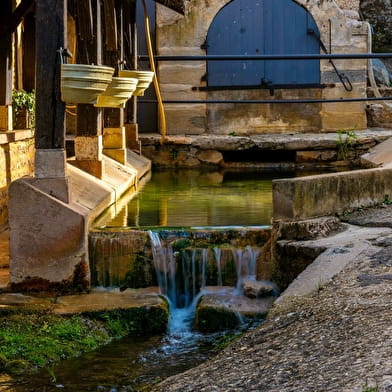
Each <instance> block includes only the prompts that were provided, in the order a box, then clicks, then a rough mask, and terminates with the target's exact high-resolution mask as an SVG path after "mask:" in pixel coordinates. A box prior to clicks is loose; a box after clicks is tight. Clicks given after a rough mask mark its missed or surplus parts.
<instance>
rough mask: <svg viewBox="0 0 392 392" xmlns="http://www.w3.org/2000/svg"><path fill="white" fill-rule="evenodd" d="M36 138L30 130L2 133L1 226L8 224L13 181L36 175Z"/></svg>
mask: <svg viewBox="0 0 392 392" xmlns="http://www.w3.org/2000/svg"><path fill="white" fill-rule="evenodd" d="M34 152H35V148H34V137H33V132H32V131H30V130H23V131H10V132H3V133H0V226H2V225H5V224H7V222H8V187H9V185H10V183H11V181H14V180H16V179H18V178H20V177H23V176H31V175H33V173H34Z"/></svg>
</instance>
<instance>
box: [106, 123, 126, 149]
mask: <svg viewBox="0 0 392 392" xmlns="http://www.w3.org/2000/svg"><path fill="white" fill-rule="evenodd" d="M102 146H103V148H125V127H120V128H104V130H103V143H102Z"/></svg>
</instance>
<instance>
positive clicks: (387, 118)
mask: <svg viewBox="0 0 392 392" xmlns="http://www.w3.org/2000/svg"><path fill="white" fill-rule="evenodd" d="M366 111H367V115H368V122H369V125H370V126H372V127H386V128H392V105H391V106H390V107H389V106H386V105H385V106H384V105H382V104H379V103H378V104H371V105H369V106H368V107H367V109H366Z"/></svg>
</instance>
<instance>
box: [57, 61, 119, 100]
mask: <svg viewBox="0 0 392 392" xmlns="http://www.w3.org/2000/svg"><path fill="white" fill-rule="evenodd" d="M113 73H114V68H111V67H106V66H102V65H85V64H62V65H61V99H62V101H64V102H65V103H72V104H78V103H95V102H96V100H97V97H98V95H99V94H102V93H103V92H104V91H105V90H106V89H107V87H108V85H109V83H110V82H111V81H112V76H113Z"/></svg>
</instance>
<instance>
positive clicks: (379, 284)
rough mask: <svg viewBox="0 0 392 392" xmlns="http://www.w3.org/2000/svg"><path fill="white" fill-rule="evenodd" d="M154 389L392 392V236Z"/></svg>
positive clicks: (166, 391)
mask: <svg viewBox="0 0 392 392" xmlns="http://www.w3.org/2000/svg"><path fill="white" fill-rule="evenodd" d="M384 212H385V211H384ZM390 212H391V211H390ZM154 391H162V392H171V391H181V392H190V391H192V392H202V391H205V392H212V391H222V392H229V391H230V392H234V391H258V392H261V391H270V392H289V391H290V392H294V391H295V392H299V391H308V392H324V391H334V392H337V391H339V392H357V391H359V392H365V391H366V392H392V235H387V236H384V237H381V238H378V239H377V240H374V241H372V242H369V246H368V247H367V248H366V250H365V251H364V252H362V253H361V254H360V256H359V257H358V258H357V259H356V260H355V262H352V263H350V264H349V265H348V266H347V267H346V268H345V269H344V270H343V271H341V272H340V273H339V274H338V275H337V276H335V277H334V278H333V279H332V280H331V281H329V282H328V283H326V284H325V285H321V284H320V285H318V286H317V287H315V288H314V290H313V292H312V293H311V294H309V295H307V296H304V297H296V298H293V297H291V298H286V299H285V300H284V301H282V302H281V303H279V304H278V305H276V306H275V307H274V308H273V310H272V312H271V313H270V315H269V318H268V320H267V321H266V322H265V323H264V324H262V325H261V326H260V327H259V328H258V329H256V330H254V331H250V332H248V333H247V334H246V335H244V336H242V337H241V338H240V339H238V340H236V341H235V342H233V343H232V344H231V345H230V346H228V347H227V348H226V349H225V350H224V351H223V352H221V353H220V354H219V355H218V356H217V357H215V358H213V359H212V360H210V361H208V362H206V363H204V364H202V365H201V366H198V367H196V368H194V369H191V370H189V371H187V372H185V373H182V374H180V375H177V376H174V377H171V378H168V379H166V380H165V381H163V382H162V383H160V384H158V385H157V386H156V387H155V389H154Z"/></svg>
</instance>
